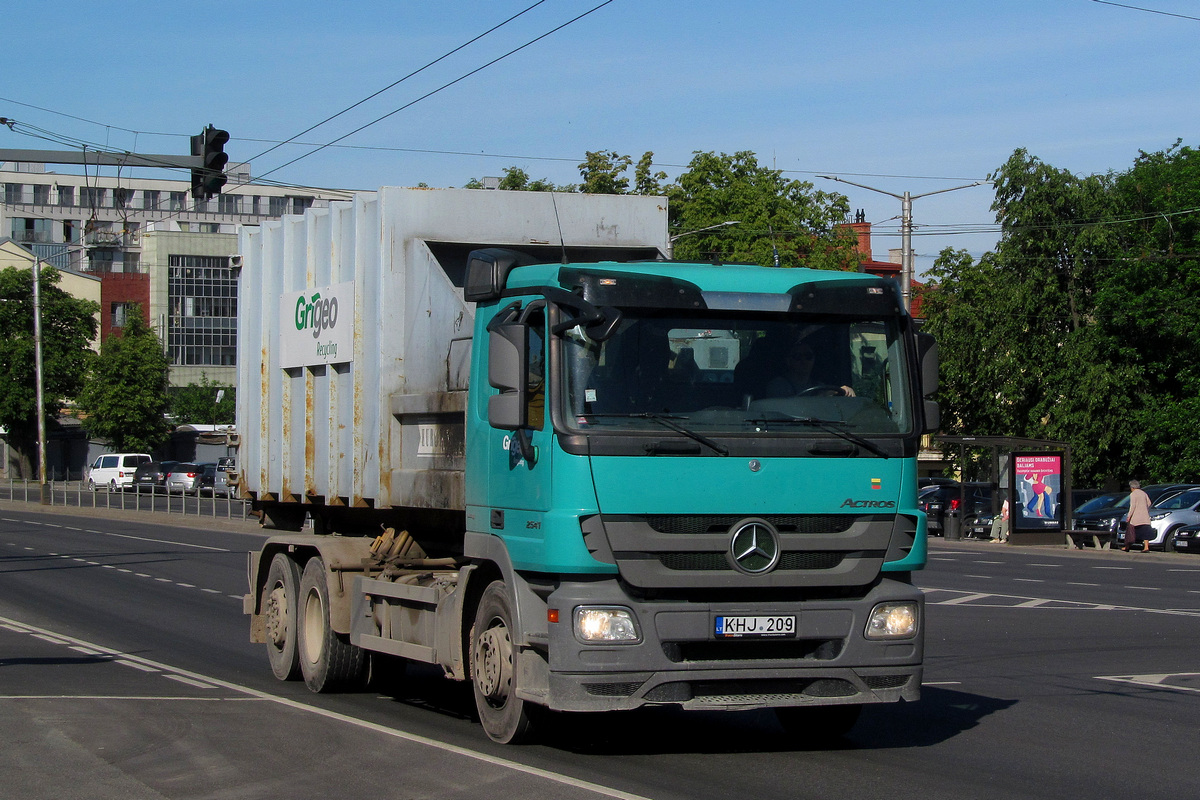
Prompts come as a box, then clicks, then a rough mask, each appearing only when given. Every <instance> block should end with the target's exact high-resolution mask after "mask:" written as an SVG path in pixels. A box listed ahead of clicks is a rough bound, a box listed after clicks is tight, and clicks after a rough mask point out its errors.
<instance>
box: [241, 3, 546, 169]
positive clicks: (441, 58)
mask: <svg viewBox="0 0 1200 800" xmlns="http://www.w3.org/2000/svg"><path fill="white" fill-rule="evenodd" d="M544 2H546V0H537V2H536V3H534V4H533V5H531V6H528V7H526V8H524V9H522V10H521V11H518V12H517V13H516V14H513V15H512V16H511V17H509V18H508V19H506V20H504V21H503V22H500V23H497V24H496V25H493V26H492V27H490V28H488V29H487V30H486V31H484V32H483V33H481V34H479V35H478V36H475V37H474V38H472V39H469V40H467V41H466V42H463V43H462V44H460V45H459V46H458V47H456V48H454V49H453V50H450V51H449V52H446V53H443V54H442V55H440V56H438V57H437V58H435V59H433V60H432V61H430V62H428V63H427V64H425V65H424V66H421V67H419V68H417V69H415V70H413V71H412V72H410V73H408V74H407V75H405V76H404V77H403V78H400V79H399V80H396V81H393V82H392V83H389V84H388V85H387V86H385V87H383V88H382V89H380V90H379V91H377V92H373V93H372V94H369V95H367V96H366V97H364V98H363V99H362V100H359V101H358V102H356V103H353V104H351V105H349V106H347V107H346V108H343V109H342V110H341V111H339V112H337V113H336V114H333V115H331V116H328V117H326V118H325V119H323V120H321V121H320V122H318V123H317V124H315V125H312V126H311V127H308V128H305V129H304V130H302V131H300V132H299V133H297V134H296V135H295V136H291V137H289V138H287V139H284V140H283V141H282V142H278V143H276V144H274V145H272V146H271V147H268V148H267V149H266V150H264V151H262V152H261V153H259V154H258V155H256V156H252V157H251V158H249V159H247V162H250V161H254V160H255V159H258V158H262V157H263V156H265V155H266V154H267V153H270V152H271V151H272V150H276V149H278V148H280V147H283V146H284V145H285V144H289V143H290V142H293V141H295V140H296V139H298V138H300V137H301V136H303V135H304V134H306V133H311V132H312V131H315V130H316V129H317V128H319V127H321V126H322V125H324V124H325V123H327V122H331V121H333V120H335V119H337V118H338V117H340V116H342V115H343V114H345V113H347V112H349V111H352V110H354V109H355V108H358V107H359V106H361V105H362V104H363V103H366V102H367V101H369V100H373V99H374V98H376V97H378V96H379V95H381V94H383V93H384V92H386V91H388V90H389V89H393V88H395V87H396V86H399V85H400V84H401V83H404V82H405V81H406V80H408V79H409V78H412V77H414V76H416V75H419V74H420V73H422V72H424V71H425V70H427V69H429V68H430V67H432V66H433V65H435V64H437V63H439V62H441V61H445V60H446V59H447V58H449V57H450V56H452V55H454V54H455V53H458V52H460V51H462V50H465V49H466V48H468V47H470V46H471V45H473V44H474V43H475V42H478V41H479V40H480V39H482V38H483V37H485V36H487V35H489V34H491V33H493V32H495V31H497V30H499V29H500V28H503V27H504V26H505V25H507V24H508V23H510V22H512V21H513V20H515V19H517V18H518V17H520V16H522V15H524V14H527V13H529V12H530V11H532V10H533V9H535V8H537V7H538V6H540V5H541V4H542V3H544Z"/></svg>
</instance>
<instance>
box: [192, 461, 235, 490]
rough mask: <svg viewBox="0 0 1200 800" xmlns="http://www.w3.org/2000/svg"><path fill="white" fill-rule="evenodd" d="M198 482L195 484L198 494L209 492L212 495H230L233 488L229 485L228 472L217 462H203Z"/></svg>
mask: <svg viewBox="0 0 1200 800" xmlns="http://www.w3.org/2000/svg"><path fill="white" fill-rule="evenodd" d="M202 466H203V467H204V470H203V471H202V472H201V473H200V482H199V483H198V484H197V486H196V491H197V493H198V494H211V495H212V496H213V497H216V496H217V495H221V496H222V497H232V496H233V489H232V487H230V485H229V478H228V475H229V472H228V471H227V470H224V469H221V467H220V465H219V464H203V465H202Z"/></svg>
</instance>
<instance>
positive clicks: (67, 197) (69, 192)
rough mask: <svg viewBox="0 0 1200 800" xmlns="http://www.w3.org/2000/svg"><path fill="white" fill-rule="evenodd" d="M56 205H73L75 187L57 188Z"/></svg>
mask: <svg viewBox="0 0 1200 800" xmlns="http://www.w3.org/2000/svg"><path fill="white" fill-rule="evenodd" d="M58 204H59V205H60V206H73V205H75V187H74V186H60V187H58Z"/></svg>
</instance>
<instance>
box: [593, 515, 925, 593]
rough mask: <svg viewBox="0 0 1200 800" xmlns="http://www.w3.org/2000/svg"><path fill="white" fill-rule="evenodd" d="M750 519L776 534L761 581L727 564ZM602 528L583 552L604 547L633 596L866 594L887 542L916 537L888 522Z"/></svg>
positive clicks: (611, 524)
mask: <svg viewBox="0 0 1200 800" xmlns="http://www.w3.org/2000/svg"><path fill="white" fill-rule="evenodd" d="M751 518H758V519H763V520H765V521H766V522H768V523H769V524H770V525H771V527H773V528H774V529H775V530H776V531H777V532H778V544H779V549H780V553H779V561H778V563H777V564H776V565H775V566H774V568H772V569H770V570H768V571H766V572H763V573H753V574H750V573H744V572H742V571H740V570H738V569H737V568H736V567H735V566H734V565H733V564H732V563H731V561H730V555H729V551H730V546H731V540H732V536H733V531H734V529H735V528H736V527H737V526H738V525H740V524H743V523H745V522H746V520H748V519H751ZM602 525H603V529H602V533H601V532H596V533H593V534H591V536H592V539H593V541H591V542H590V543H589V547H593V546H594V545H598V544H599V536H601V535H602V536H603V537H604V538H605V539H607V542H605V544H607V545H608V548H609V552H611V553H612V558H613V561H615V563H616V565H617V568H618V569H619V570H620V572H621V577H622V578H623V579H624V580H625V581H627V582H628V583H629V584H630V585H631V586H635V587H637V588H639V589H698V588H704V589H709V590H716V589H760V590H761V589H764V588H767V587H768V586H769V587H771V588H775V589H781V588H783V587H785V586H793V587H811V588H815V587H826V588H827V587H834V586H865V585H867V584H869V583H871V582H872V581H873V580H875V579H876V578H877V577H878V575H879V567H880V565H881V564H882V563H883V561H884V559H885V557H886V556H887V553H888V548H889V547H891V546H893V544H894V542H893V539H894V538H896V537H905V536H908V537H910V538H911V537H912V536H915V532H916V522H915V520H914V519H913V518H912V517H899V516H896V515H895V514H811V515H806V514H758V515H756V514H678V515H674V514H670V515H669V514H651V515H646V516H641V515H632V514H630V515H624V514H622V515H606V516H604V517H603V518H602ZM898 540H899V541H905V539H903V538H899V539H898Z"/></svg>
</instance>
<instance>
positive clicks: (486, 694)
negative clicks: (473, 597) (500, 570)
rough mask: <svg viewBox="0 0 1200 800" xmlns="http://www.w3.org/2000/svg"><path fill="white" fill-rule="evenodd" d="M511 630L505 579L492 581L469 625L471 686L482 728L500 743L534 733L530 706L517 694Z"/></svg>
mask: <svg viewBox="0 0 1200 800" xmlns="http://www.w3.org/2000/svg"><path fill="white" fill-rule="evenodd" d="M512 629H513V614H512V601H511V600H509V597H508V589H507V587H506V586H505V585H504V581H493V582H492V583H490V584H488V587H487V588H486V589H484V590H483V596H482V597H480V598H479V606H478V608H477V609H476V610H475V622H474V624H473V625H472V626H471V636H470V654H471V686H472V689H473V691H474V693H475V708H476V709H477V710H478V712H479V721H480V722H481V723H482V724H483V730H484V732H485V733H487V735H488V738H489V739H491V740H492V741H494V742H499V743H500V744H520V743H522V742H526V741H529V740H530V738H531V737H532V735H533V722H532V720H531V718H530V713H529V712H530V710H531V705H530V704H527V703H526V701H524V700H522V699H521V698H519V697H517V694H516V683H515V680H514V678H515V675H516V670H515V668H514V664H513V660H514V659H513V644H512V634H511V631H512Z"/></svg>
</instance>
